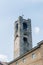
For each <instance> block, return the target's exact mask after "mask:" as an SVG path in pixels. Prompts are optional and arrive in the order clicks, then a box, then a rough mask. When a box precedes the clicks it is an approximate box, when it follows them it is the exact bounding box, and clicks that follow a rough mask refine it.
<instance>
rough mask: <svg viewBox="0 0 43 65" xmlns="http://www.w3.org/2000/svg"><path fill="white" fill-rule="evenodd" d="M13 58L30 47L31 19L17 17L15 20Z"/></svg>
mask: <svg viewBox="0 0 43 65" xmlns="http://www.w3.org/2000/svg"><path fill="white" fill-rule="evenodd" d="M14 25H15V29H14V30H15V35H14V59H15V58H17V57H19V56H21V55H22V54H24V53H26V52H28V51H29V50H30V49H32V31H31V19H27V20H26V19H23V17H22V16H19V17H18V20H17V21H15V24H14Z"/></svg>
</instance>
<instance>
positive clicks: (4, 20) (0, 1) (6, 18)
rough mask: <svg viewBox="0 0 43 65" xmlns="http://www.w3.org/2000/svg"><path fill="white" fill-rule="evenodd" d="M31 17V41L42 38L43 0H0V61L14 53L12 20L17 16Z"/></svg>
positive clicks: (9, 58) (34, 43)
mask: <svg viewBox="0 0 43 65" xmlns="http://www.w3.org/2000/svg"><path fill="white" fill-rule="evenodd" d="M20 15H24V18H26V19H28V18H30V19H31V23H32V43H33V46H35V45H36V44H37V43H38V42H39V41H41V40H43V0H0V61H11V60H12V59H13V55H14V21H15V20H17V18H18V16H20Z"/></svg>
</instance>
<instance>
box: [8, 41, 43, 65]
mask: <svg viewBox="0 0 43 65" xmlns="http://www.w3.org/2000/svg"><path fill="white" fill-rule="evenodd" d="M8 65H43V41H41V42H39V44H38V45H37V46H36V47H34V48H32V49H31V50H30V51H28V52H27V53H25V54H24V55H21V56H20V57H18V58H16V59H15V60H13V61H11V62H9V63H8Z"/></svg>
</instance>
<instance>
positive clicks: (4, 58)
mask: <svg viewBox="0 0 43 65" xmlns="http://www.w3.org/2000/svg"><path fill="white" fill-rule="evenodd" d="M7 58H8V57H7V56H6V55H2V54H0V61H2V62H7Z"/></svg>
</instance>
